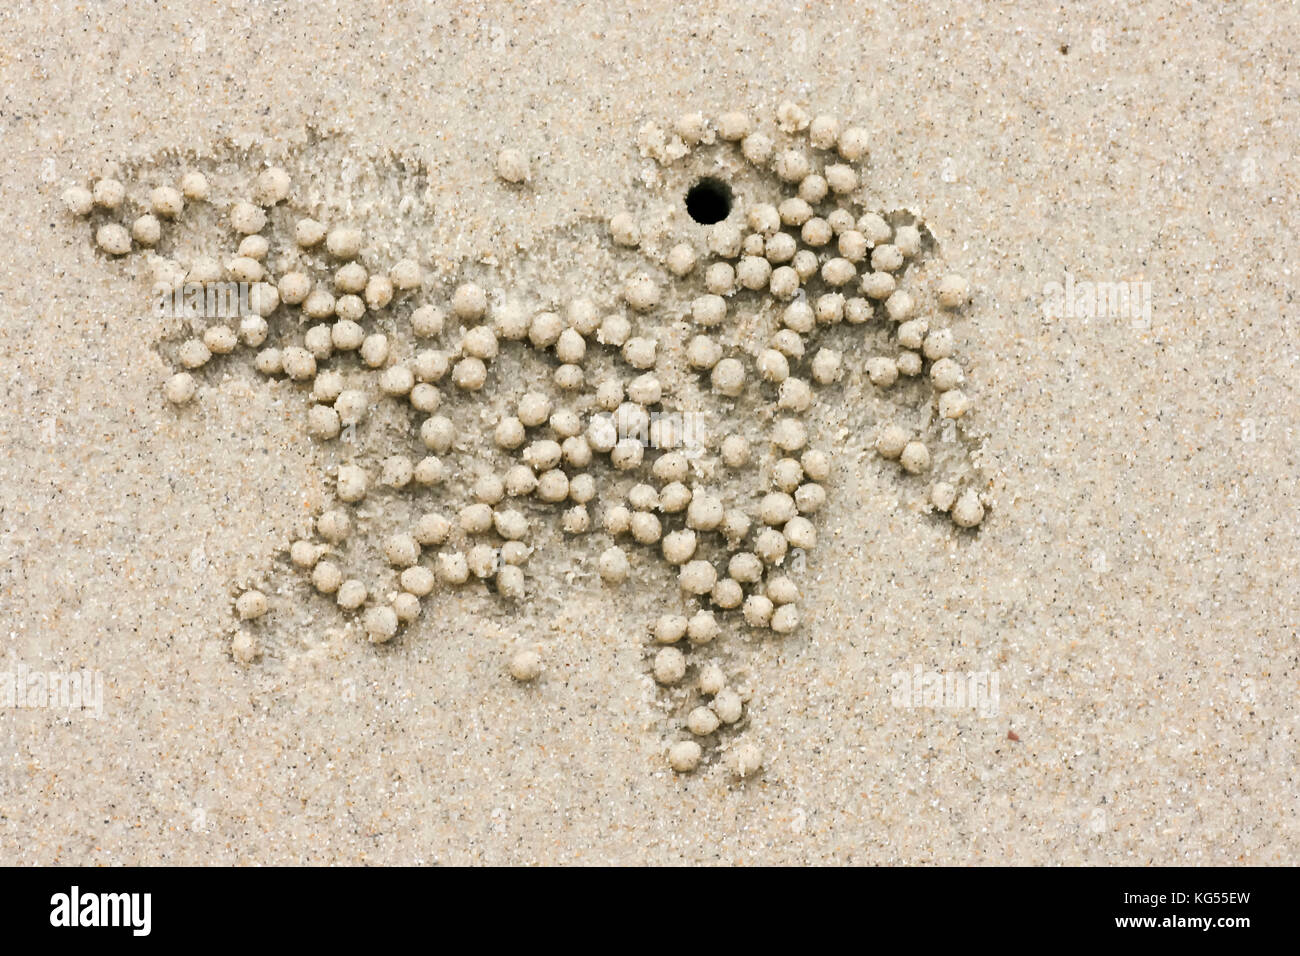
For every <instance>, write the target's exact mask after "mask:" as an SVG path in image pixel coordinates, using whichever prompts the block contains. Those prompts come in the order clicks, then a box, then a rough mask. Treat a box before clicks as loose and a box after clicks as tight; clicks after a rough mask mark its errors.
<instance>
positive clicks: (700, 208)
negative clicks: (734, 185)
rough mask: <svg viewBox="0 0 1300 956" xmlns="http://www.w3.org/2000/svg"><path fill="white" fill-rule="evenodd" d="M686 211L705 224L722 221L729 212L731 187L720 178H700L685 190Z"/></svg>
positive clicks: (709, 224)
mask: <svg viewBox="0 0 1300 956" xmlns="http://www.w3.org/2000/svg"><path fill="white" fill-rule="evenodd" d="M686 211H687V212H689V213H690V214H691V218H692V219H694V220H695V221H696V222H699V223H703V224H704V225H706V226H711V225H713V224H714V223H715V222H722V220H724V219H726V218H727V214H728V213H729V212H731V187H730V186H728V185H727V184H726V183H724V182H723V181H722V180H720V179H712V178H710V179H701V180H700V181H699V182H698V183H696V184H695V185H694V186H692V187H691V188H690V189H689V190H687V192H686Z"/></svg>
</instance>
